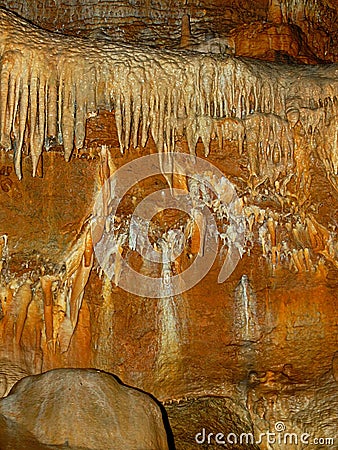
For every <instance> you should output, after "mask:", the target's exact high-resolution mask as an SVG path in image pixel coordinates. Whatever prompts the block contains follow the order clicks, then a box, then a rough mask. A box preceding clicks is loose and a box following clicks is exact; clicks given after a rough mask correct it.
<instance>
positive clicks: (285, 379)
mask: <svg viewBox="0 0 338 450" xmlns="http://www.w3.org/2000/svg"><path fill="white" fill-rule="evenodd" d="M0 5H1V6H4V7H5V8H9V9H12V10H13V11H14V12H16V13H19V14H20V15H21V16H22V17H23V18H25V19H29V20H31V21H32V22H34V23H35V24H37V25H41V26H42V27H43V28H44V30H42V29H41V28H37V27H34V26H33V25H32V24H31V23H29V22H27V21H26V20H25V19H23V18H22V17H21V18H19V17H17V16H15V15H13V14H11V13H10V12H8V11H7V10H3V9H1V10H0V19H1V20H0V26H1V33H0V54H1V60H0V83H1V90H0V105H1V106H0V144H1V149H0V157H1V164H0V219H1V220H0V335H1V341H0V355H1V358H2V360H1V361H2V362H1V363H0V394H1V395H6V394H7V393H8V391H9V389H10V387H11V385H12V384H13V383H14V382H15V381H17V379H19V378H21V377H22V376H25V375H26V374H32V373H34V374H39V373H41V372H43V371H46V370H49V369H54V368H58V367H84V368H85V367H96V368H98V369H101V370H105V371H107V372H110V373H116V374H117V375H118V376H119V377H120V378H121V379H122V380H123V382H125V383H127V384H129V385H132V386H135V387H137V388H140V389H142V390H145V391H147V392H151V393H152V394H153V395H155V397H156V398H158V399H160V400H161V401H163V402H164V405H165V407H166V409H167V411H168V416H169V420H170V425H171V429H172V432H170V431H169V442H170V445H172V446H173V441H175V444H174V445H175V446H176V448H177V449H182V450H184V449H189V448H196V445H198V446H201V447H202V448H203V445H207V444H206V443H205V442H204V443H201V444H198V443H197V442H196V439H195V437H196V434H197V433H201V432H202V430H203V428H204V429H205V430H206V438H205V439H206V440H207V439H208V438H207V435H208V432H209V433H213V435H212V437H211V438H212V439H213V440H215V436H216V434H217V432H223V434H224V435H227V434H228V433H231V432H232V433H235V434H236V436H237V434H238V433H253V434H254V440H255V441H256V440H259V437H260V435H261V433H266V432H271V433H273V432H278V430H277V429H276V424H279V426H280V427H282V428H283V427H285V430H284V431H285V432H290V433H296V434H297V436H298V438H300V436H301V435H302V433H308V434H309V435H310V437H311V442H309V445H308V446H307V447H306V446H305V447H304V448H312V447H313V448H318V447H319V446H320V445H322V448H326V447H325V446H329V447H330V446H331V447H332V446H333V447H334V446H335V445H336V442H337V441H333V443H332V442H331V441H329V439H337V437H336V435H335V433H336V431H335V424H336V422H337V413H336V411H337V379H338V368H337V367H338V357H337V342H338V334H337V333H338V329H337V313H336V305H337V298H338V297H337V289H338V282H337V280H338V276H337V271H338V229H337V224H338V215H337V212H338V194H337V192H338V178H337V173H338V128H337V126H338V121H337V117H338V101H337V97H338V92H337V87H338V84H337V83H338V81H337V65H336V64H327V63H331V62H335V61H336V62H337V48H338V46H337V41H338V39H337V27H336V19H337V6H336V4H335V2H333V1H332V0H330V1H328V0H307V1H298V0H290V1H289V0H288V1H279V0H272V1H269V2H268V1H257V2H251V1H237V0H236V1H235V0H234V1H226V2H218V1H213V2H209V1H208V2H206V1H202V2H198V4H197V3H194V2H189V3H188V4H186V3H184V4H181V3H177V2H176V3H173V2H170V5H169V4H168V3H167V2H164V1H160V2H146V4H145V5H138V4H136V3H135V2H133V3H126V2H120V3H119V4H118V5H117V4H116V3H115V2H114V4H112V2H110V1H106V2H86V3H85V2H78V1H75V0H74V1H73V0H72V1H69V2H67V4H65V2H61V1H53V2H44V4H43V6H41V2H39V3H37V2H34V1H32V2H29V3H28V2H24V1H14V2H6V1H0ZM46 30H49V31H46ZM55 30H56V31H59V32H62V33H64V34H60V33H59V34H55V33H51V31H55ZM67 35H68V36H67ZM74 36H77V39H75V38H74ZM126 44H128V45H126ZM129 44H137V45H136V46H131V45H129ZM145 44H146V45H147V47H145ZM168 49H170V50H171V51H168ZM242 56H244V58H242ZM272 62H273V63H272ZM300 63H301V64H300ZM318 63H320V64H318ZM168 150H175V151H177V152H182V153H185V154H190V153H191V154H196V155H197V156H198V157H200V158H202V159H203V160H204V161H205V162H208V163H209V164H211V165H212V166H215V167H217V168H219V169H220V170H221V172H222V173H223V174H224V177H226V179H227V180H228V181H230V182H231V183H232V185H233V186H234V189H235V191H236V195H237V196H238V202H237V203H231V207H229V205H228V204H226V205H224V204H223V203H224V202H223V203H222V201H223V200H222V199H223V198H224V197H226V196H227V190H226V189H225V187H224V186H226V183H223V184H222V183H220V184H219V186H218V185H217V183H216V184H214V185H213V186H212V188H214V189H213V190H212V189H209V187H210V183H209V187H206V186H205V185H203V183H202V181H201V180H202V179H203V176H204V177H205V178H206V179H208V180H209V182H210V179H211V178H210V176H209V178H208V177H207V174H206V173H204V172H203V173H197V174H196V175H197V176H198V177H199V178H198V177H197V179H191V177H190V178H189V176H186V175H184V174H183V175H182V173H175V174H174V175H173V177H170V176H168V174H167V173H166V171H165V170H163V169H164V168H165V167H167V168H168V166H166V164H168V160H166V154H167V151H168ZM122 152H123V153H122ZM149 153H150V154H157V153H159V154H160V155H161V158H162V163H164V166H163V164H162V167H161V170H160V171H159V173H158V174H157V175H156V176H153V177H151V178H149V179H142V180H141V181H140V182H139V183H138V184H137V185H135V186H133V187H132V188H131V189H130V191H129V192H128V195H127V196H126V199H125V200H124V201H122V202H121V205H120V207H119V209H118V211H117V213H116V215H115V214H112V213H111V210H110V208H111V202H112V200H113V199H114V198H116V195H115V194H116V192H117V191H115V188H114V186H110V188H109V189H110V191H109V190H108V191H104V192H105V193H104V197H105V200H104V201H103V208H102V209H104V210H105V213H104V217H103V218H102V217H101V218H100V220H101V219H102V221H103V222H104V225H102V224H101V225H102V227H101V225H100V223H99V226H98V227H97V233H96V235H93V234H91V225H92V221H93V211H94V204H95V202H96V200H97V198H98V195H99V192H100V191H101V192H102V187H103V186H104V185H105V183H106V181H107V180H108V179H109V177H111V176H113V175H114V174H115V173H116V172H117V171H118V169H119V168H121V167H123V166H127V167H128V164H130V163H131V162H132V161H134V160H135V159H137V158H138V157H141V156H145V155H148V154H149ZM65 159H66V160H69V162H68V163H66V162H65ZM169 163H170V161H169ZM210 167H211V166H210ZM197 172H198V171H197ZM32 174H33V175H35V177H32ZM20 178H21V180H19V179H20ZM224 180H225V178H224V179H223V181H224ZM168 183H169V184H171V186H174V187H176V188H177V187H179V188H180V189H182V190H183V192H184V193H185V195H186V196H187V198H188V199H189V202H190V203H191V204H194V205H197V207H198V208H199V209H198V208H197V209H195V210H193V212H194V215H192V217H189V216H188V215H187V214H184V213H182V211H174V210H170V211H161V210H160V208H158V211H157V213H156V214H155V216H154V217H153V218H152V220H151V221H150V224H149V227H148V229H146V225H147V224H145V223H143V222H142V221H141V220H136V219H135V216H133V214H134V210H135V207H136V206H137V205H138V204H139V203H140V202H141V201H142V200H143V199H144V198H146V197H147V195H149V194H150V193H151V192H153V189H167V188H168ZM211 184H212V183H211ZM215 186H216V187H217V188H218V189H215ZM220 186H221V187H222V186H223V188H224V189H223V188H222V189H220ZM203 208H208V210H210V211H211V213H212V215H213V216H214V217H215V218H216V225H217V227H218V231H217V233H218V234H217V238H218V242H219V246H218V249H217V252H218V254H217V257H216V259H215V261H214V264H213V266H212V268H211V270H210V271H209V273H208V274H207V275H206V276H205V277H204V278H203V280H201V281H200V283H198V284H197V285H196V286H194V287H193V288H192V289H189V290H187V291H186V292H183V293H182V294H180V295H173V296H168V295H167V294H168V292H170V283H169V287H168V285H166V283H165V282H167V281H168V275H169V280H170V276H173V275H177V274H181V273H183V272H184V271H185V270H186V269H187V268H189V267H190V266H191V265H192V264H193V263H194V262H195V260H196V259H197V257H198V256H199V255H200V254H203V251H204V250H205V245H204V242H206V240H207V238H206V236H208V230H207V227H206V226H205V223H204V222H203V217H202V216H203V215H202V216H201V214H200V212H201V211H202V210H204V209H203ZM238 218H240V220H238ZM115 219H116V221H115V222H114V220H115ZM113 223H114V229H113V232H114V236H115V237H116V241H115V242H114V246H113V249H112V251H111V254H109V257H110V258H111V261H113V262H112V263H111V265H112V268H113V276H112V277H108V276H107V275H106V274H105V273H104V271H103V269H102V267H101V266H100V264H99V262H98V259H97V258H96V255H95V252H94V251H93V246H94V241H95V239H96V238H97V235H100V233H101V231H102V230H100V227H101V228H102V229H105V231H106V232H107V233H108V235H109V233H110V232H111V231H112V224H113ZM171 229H172V230H175V232H171V231H172V230H171ZM238 229H240V230H241V233H242V237H243V236H244V239H243V240H242V241H241V243H240V245H239V244H238V242H237V241H236V239H237V238H236V236H237V234H236V233H237V230H238ZM145 230H146V231H145ZM142 233H143V234H142ZM180 233H181V234H183V235H184V239H185V241H184V245H183V246H182V249H183V251H182V253H181V254H180V255H179V256H178V257H177V258H176V259H175V261H171V262H169V261H168V255H170V252H171V249H172V248H176V247H177V248H178V247H180V245H181V244H180V242H181V241H180V239H178V237H179V236H180ZM94 234H95V233H94ZM146 235H148V236H150V238H149V239H150V242H151V249H152V251H155V252H156V253H157V255H160V261H161V262H162V265H161V264H158V263H153V262H152V261H148V260H147V259H146V258H145V254H144V253H142V251H143V250H144V247H143V246H144V243H143V241H142V236H143V237H144V236H146ZM234 242H237V244H238V245H237V247H236V249H237V252H238V253H239V254H240V258H239V262H238V264H237V266H236V267H235V269H234V271H233V273H232V274H231V276H229V277H228V278H227V279H226V280H225V282H223V283H219V274H220V273H221V271H222V267H223V266H222V265H223V262H224V261H225V259H226V258H227V255H228V254H229V253H230V254H231V249H234V245H233V244H234ZM139 251H140V253H139ZM126 261H127V262H128V263H129V264H130V265H131V266H132V267H133V268H134V269H135V270H137V271H138V272H140V273H141V274H143V275H147V276H150V277H159V279H160V280H163V289H162V290H161V291H160V298H156V299H150V298H143V297H140V296H137V295H134V294H133V293H130V292H126V291H125V290H123V289H122V288H121V286H120V285H121V280H122V279H123V275H124V271H123V270H122V268H123V267H125V266H123V264H124V262H126ZM5 359H7V362H6V361H5ZM75 380H76V377H75V378H74V380H73V381H71V378H69V383H68V384H69V386H72V389H73V388H74V390H76V389H77V388H76V389H75V387H74V383H75ZM59 381H60V380H59ZM59 381H58V383H59ZM25 383H28V382H27V381H24V382H23V384H22V385H21V386H26V384H25ZM28 384H29V383H28ZM19 386H20V384H19ZM32 386H33V384H32ZM58 386H59V388H60V389H59V388H58ZM61 386H62V382H61V381H60V385H58V384H57V383H51V385H50V392H52V391H53V389H56V391H57V392H60V395H59V396H58V397H57V398H54V397H53V395H52V394H51V395H52V397H53V401H54V400H55V402H57V401H58V400H59V399H62V398H65V397H62V395H64V392H65V390H66V389H67V388H64V389H65V390H62V389H63V388H62V389H61ZM28 387H29V389H28V391H29V392H31V393H32V395H35V396H37V398H40V397H39V395H40V394H41V393H40V392H36V390H35V389H33V387H31V386H30V385H29V386H28ZM58 389H59V390H58ZM74 390H73V392H74ZM20 395H21V394H20ZM18 396H19V394H18V393H17V391H16V388H15V389H14V391H13V393H11V394H10V395H9V396H8V397H7V398H5V399H4V400H3V401H2V403H1V404H2V405H7V406H8V408H9V407H10V408H12V410H13V411H14V410H15V408H18V406H17V405H19V404H20V402H21V404H22V405H24V406H25V408H27V410H29V411H31V412H32V414H33V416H34V414H35V413H36V412H37V410H36V409H34V408H38V407H39V405H38V401H35V400H31V399H32V398H33V397H28V396H26V397H25V396H24V394H23V396H22V397H20V402H17V400H15V401H14V400H13V399H14V398H16V399H17V398H18ZM55 404H56V403H55ZM68 406H69V405H68V403H67V402H66V400H65V401H64V403H63V407H64V408H66V407H67V408H68ZM85 409H86V408H82V409H79V408H78V404H75V403H74V417H75V416H76V415H77V414H78V415H79V417H81V414H82V413H83V411H85ZM18 414H19V416H20V412H18ZM95 414H96V413H95V412H94V411H92V415H93V417H94V416H95ZM100 414H101V413H100ZM20 417H21V416H20ZM87 418H88V417H87ZM24 419H25V420H26V419H27V420H28V415H27V416H26V417H24V418H22V420H23V422H24ZM0 420H1V421H2V422H1V424H3V427H2V428H1V430H0V433H2V434H1V439H2V441H1V444H2V446H3V447H4V449H3V448H2V447H1V445H0V448H1V450H7V449H8V450H9V449H15V448H16V447H15V446H17V448H20V450H21V449H22V448H27V449H29V448H30V446H31V447H32V448H34V449H35V450H38V449H39V448H40V447H39V446H42V445H46V444H42V443H41V442H42V440H41V439H40V437H39V440H36V434H35V433H37V432H39V431H40V430H37V429H36V428H35V429H34V430H33V429H31V428H29V430H30V431H31V432H33V434H32V435H31V434H29V433H28V431H27V429H26V428H24V427H23V426H22V423H23V422H22V423H21V424H18V423H17V422H15V423H13V421H12V420H11V419H10V418H9V416H8V417H7V416H6V417H5V416H2V417H1V419H0ZM60 420H61V419H60ZM125 420H126V419H123V421H124V422H125ZM72 422H73V421H72ZM49 423H50V422H49V421H48V420H47V421H46V427H45V428H43V427H42V429H41V431H43V430H44V432H45V435H46V436H49V434H48V433H49V430H48V424H49ZM31 425H32V423H28V426H29V427H30V426H31ZM68 425H69V424H64V425H62V426H61V427H60V428H59V429H58V430H56V431H57V432H62V430H67V429H68V428H67V427H68ZM53 427H54V424H52V428H51V429H52V430H54V428H53ZM32 428H34V427H32ZM79 428H80V425H79ZM121 428H123V427H119V430H121ZM282 428H280V432H281V431H283V430H282ZM62 438H65V437H64V436H63V437H62ZM199 438H200V439H201V440H203V434H202V435H200V436H199ZM65 439H66V438H65ZM219 439H220V440H222V439H223V438H222V437H219ZM281 439H282V437H281ZM314 439H322V441H320V442H319V441H318V442H317V443H316V444H315V442H314ZM43 442H47V441H43ZM49 442H50V441H48V445H50V444H49ZM51 442H52V441H51ZM53 442H54V441H53ZM60 442H61V441H60ZM60 442H58V444H60V445H61V447H60V448H62V445H63V444H64V443H60ZM289 444H290V443H285V442H282V441H281V442H280V443H277V444H276V445H278V447H276V448H280V449H281V450H284V449H286V448H290V446H288V445H289ZM34 445H35V447H34ZM67 445H68V444H67ZM69 445H71V444H70V443H69ZM72 445H82V444H81V442H80V443H79V442H78V441H76V442H75V441H74V442H73V444H72ZM95 445H96V444H95ZM104 445H107V441H106V442H105V444H104ZM210 445H212V446H215V445H216V442H215V441H213V442H212V443H211V444H210ZM222 445H223V444H222ZM224 445H225V444H224ZM226 445H228V446H229V448H234V447H233V446H234V445H237V446H238V448H244V447H243V446H241V445H243V443H242V444H238V443H237V444H233V443H230V442H228V443H227V444H226ZM250 445H251V447H250ZM257 445H258V446H259V448H261V449H264V450H265V449H267V448H269V446H268V444H267V443H266V441H263V442H260V443H259V444H256V443H255V442H254V443H253V444H251V443H250V442H249V443H248V447H247V448H256V447H257ZM269 445H270V444H269ZM304 445H305V444H304ZM306 445H307V444H306ZM194 446H195V447H194ZM299 446H300V444H299V443H298V444H297V447H296V448H301V447H299ZM329 447H328V448H329ZM51 448H54V447H51ZM57 448H59V447H57ZM67 448H68V447H67ZM72 448H74V447H72ZM81 448H82V447H81ZM94 448H97V447H95V446H94ZM105 448H109V447H105ZM123 448H124V447H123ZM206 448H209V447H206ZM215 448H216V447H215ZM118 450H121V449H120V448H119V449H118ZM138 450H139V449H138ZM147 450H149V449H147Z"/></svg>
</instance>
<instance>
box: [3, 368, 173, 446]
mask: <svg viewBox="0 0 338 450" xmlns="http://www.w3.org/2000/svg"><path fill="white" fill-rule="evenodd" d="M0 414H2V415H3V416H4V417H5V418H6V419H8V420H10V421H13V422H14V423H15V424H16V426H18V427H20V428H21V427H22V429H24V430H26V431H28V432H29V433H31V434H32V435H33V436H34V438H35V439H37V441H38V442H40V443H41V444H47V445H69V446H70V447H81V448H87V449H92V450H108V449H111V450H120V449H122V448H126V449H130V450H141V449H142V450H161V449H163V450H165V449H168V444H167V435H166V432H165V428H164V425H163V421H162V413H161V410H160V408H159V406H158V405H157V404H156V403H155V402H154V400H152V399H151V398H150V397H149V396H148V395H146V394H144V393H143V392H140V391H137V390H135V389H132V388H129V387H127V386H124V385H122V384H120V383H119V382H118V381H117V380H116V379H115V378H114V377H113V376H112V375H109V374H107V373H103V372H99V371H97V370H89V369H87V370H84V369H82V370H81V369H56V370H53V371H50V372H45V373H43V374H42V375H35V376H30V377H27V378H25V379H23V380H21V381H20V382H18V383H17V384H16V386H15V387H14V388H13V389H12V391H11V393H10V395H8V396H7V397H6V398H5V399H3V400H2V401H1V402H0ZM0 445H1V443H0Z"/></svg>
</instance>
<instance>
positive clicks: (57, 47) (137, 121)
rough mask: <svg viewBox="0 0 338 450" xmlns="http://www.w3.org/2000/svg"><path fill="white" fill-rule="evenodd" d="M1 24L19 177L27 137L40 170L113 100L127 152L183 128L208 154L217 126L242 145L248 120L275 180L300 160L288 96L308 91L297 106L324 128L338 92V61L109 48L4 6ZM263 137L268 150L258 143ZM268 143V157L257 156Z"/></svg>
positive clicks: (1, 140) (260, 170) (169, 146)
mask: <svg viewBox="0 0 338 450" xmlns="http://www.w3.org/2000/svg"><path fill="white" fill-rule="evenodd" d="M0 31H1V35H0V56H1V63H0V70H1V72H0V86H1V94H0V145H1V146H2V147H3V148H4V149H6V150H9V149H12V150H13V151H14V166H15V171H16V173H17V176H18V177H19V178H21V177H22V169H21V159H22V149H23V147H24V145H25V146H26V147H27V148H28V149H29V151H30V155H31V158H32V163H33V175H36V172H37V166H38V164H39V161H40V158H41V154H42V151H43V148H46V149H48V148H50V143H51V142H53V141H54V140H55V141H56V142H59V143H62V144H63V147H64V154H65V159H66V160H69V159H70V157H71V154H72V151H73V149H74V148H76V149H79V148H81V147H82V146H83V142H84V136H85V124H86V118H87V117H88V116H89V115H91V114H92V113H95V112H97V111H98V110H99V109H107V110H111V109H114V111H115V120H116V125H117V131H118V138H119V142H120V148H121V151H122V152H123V151H124V150H125V149H127V148H129V147H130V146H131V145H132V146H133V147H137V146H138V145H140V144H141V145H142V146H144V145H145V144H146V141H147V139H148V136H149V133H151V135H152V137H153V139H154V141H155V144H156V146H157V149H158V151H159V152H169V151H172V150H174V149H175V140H176V138H177V134H179V133H180V132H181V130H182V129H183V132H184V133H185V134H186V137H187V140H188V145H189V148H190V151H191V152H192V153H194V152H195V148H196V144H197V141H198V139H199V138H201V139H202V141H203V144H204V148H205V154H206V155H207V154H208V153H209V145H210V141H211V137H212V135H213V134H215V130H216V133H217V136H218V138H219V140H220V141H221V140H222V139H223V138H225V139H228V138H229V139H237V140H238V145H239V151H240V152H241V151H242V149H243V141H244V139H243V138H244V135H243V127H244V129H245V139H246V141H247V147H248V149H247V151H248V152H249V158H250V165H251V171H252V174H255V175H256V176H258V177H259V178H261V179H263V178H264V177H266V176H267V172H268V170H267V167H268V168H269V170H270V171H271V167H272V172H273V175H272V181H274V180H275V179H276V177H278V175H279V174H280V173H281V171H282V170H283V169H285V168H286V167H287V168H290V164H289V162H290V160H292V148H293V143H292V135H291V133H290V129H289V127H288V123H287V122H286V120H285V118H286V105H287V104H288V105H290V104H291V103H292V102H293V103H294V101H295V99H300V98H301V100H299V101H298V105H297V108H298V110H299V114H300V120H301V121H302V123H304V127H305V129H306V130H307V132H309V131H310V130H311V133H312V134H313V133H314V132H315V131H316V130H318V132H319V133H320V134H325V133H323V127H324V128H325V127H326V126H328V125H327V123H328V118H327V113H325V114H326V116H325V120H324V115H323V107H322V106H320V104H321V105H324V103H325V101H326V104H329V103H330V101H331V104H333V103H334V102H333V100H334V96H335V94H336V93H337V82H336V80H335V70H336V69H335V66H334V65H331V66H330V67H324V66H323V67H321V66H319V67H308V68H306V69H303V68H298V67H296V66H289V67H287V66H285V67H284V66H275V65H273V64H268V63H262V62H258V61H249V60H241V59H239V58H233V57H231V56H225V57H216V56H211V55H206V54H204V55H196V54H192V53H189V52H184V51H181V52H176V53H174V52H170V51H160V50H152V51H151V52H149V51H148V50H147V49H140V48H136V47H135V48H133V47H128V46H125V45H115V44H113V43H107V44H105V46H104V47H103V46H102V43H99V42H95V41H88V40H82V39H74V38H72V39H70V38H68V37H66V36H62V35H57V34H52V33H49V32H45V31H43V30H40V29H38V28H37V27H34V26H32V25H30V24H28V23H27V22H25V21H24V20H21V19H19V18H18V17H16V16H14V15H13V14H11V13H9V12H7V11H6V10H4V9H0ZM155 80H156V82H155ZM328 109H329V107H326V110H328ZM331 109H332V107H331ZM231 120H232V121H233V122H231ZM236 120H237V122H236ZM182 121H183V127H182ZM241 121H242V122H241ZM330 122H331V123H333V118H332V119H330ZM254 123H256V124H257V125H254ZM236 125H237V126H236ZM255 127H256V129H255V130H253V128H255ZM257 127H258V129H257ZM331 127H332V128H333V129H334V125H331ZM28 129H29V133H27V132H26V131H27V130H28ZM330 133H331V135H332V136H335V131H334V130H333V131H330ZM27 136H29V137H28V138H27ZM256 138H257V140H256V141H255V142H256V145H259V146H260V149H259V148H258V147H257V148H254V147H253V144H252V143H251V142H253V140H255V139H256ZM257 143H258V144H257ZM330 146H331V147H330ZM335 148H336V147H335V146H332V144H331V143H329V142H328V143H324V149H325V152H326V154H327V155H328V158H329V159H330V161H332V162H331V164H330V166H328V169H327V170H329V171H330V175H331V177H334V176H335V175H336V172H337V167H338V164H337V163H336V159H337V156H336V154H337V151H336V150H335ZM260 151H261V152H263V153H264V154H265V156H264V155H263V158H258V159H259V160H261V161H262V162H261V163H260V164H257V161H256V162H254V160H255V159H257V156H258V154H259V152H260ZM322 153H323V151H322ZM250 155H251V156H250ZM335 158H336V159H335ZM275 166H277V169H274V167H275ZM163 170H164V169H163Z"/></svg>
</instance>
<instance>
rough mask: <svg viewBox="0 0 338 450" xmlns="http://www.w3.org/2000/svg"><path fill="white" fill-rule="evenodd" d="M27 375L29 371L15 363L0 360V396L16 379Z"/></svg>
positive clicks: (4, 393) (6, 391)
mask: <svg viewBox="0 0 338 450" xmlns="http://www.w3.org/2000/svg"><path fill="white" fill-rule="evenodd" d="M28 375H30V373H29V372H28V371H26V370H25V369H23V368H22V367H20V366H18V365H17V364H13V363H11V362H10V361H8V360H0V397H5V396H6V395H7V394H8V392H9V391H10V390H11V388H12V386H13V385H14V384H15V383H16V382H17V381H19V380H21V378H24V377H26V376H28Z"/></svg>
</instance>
